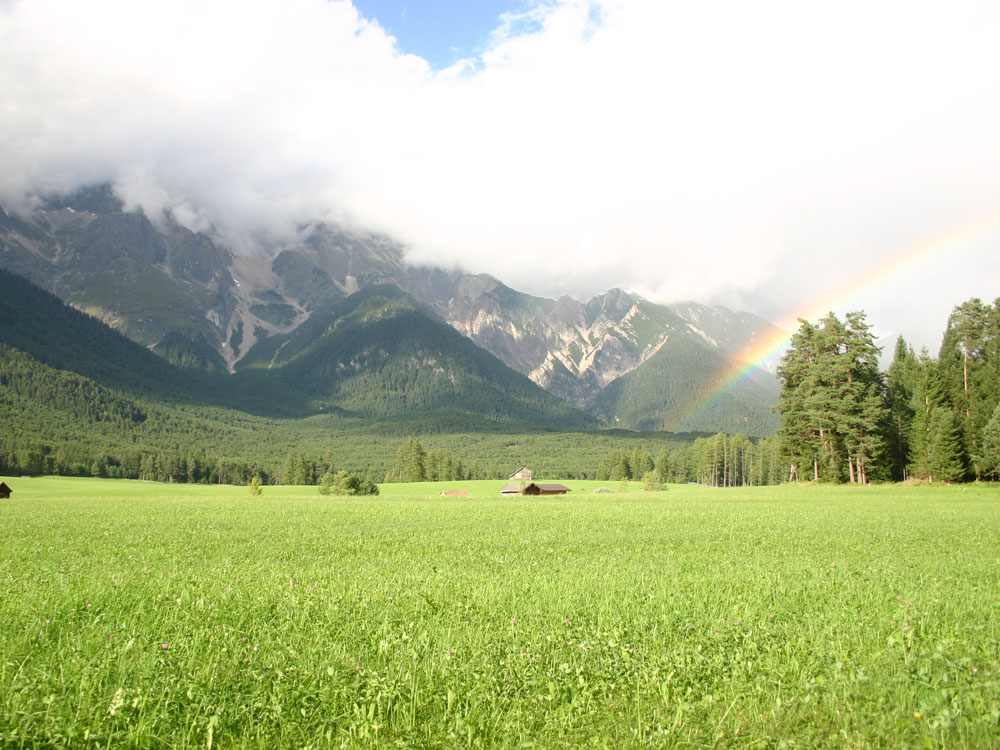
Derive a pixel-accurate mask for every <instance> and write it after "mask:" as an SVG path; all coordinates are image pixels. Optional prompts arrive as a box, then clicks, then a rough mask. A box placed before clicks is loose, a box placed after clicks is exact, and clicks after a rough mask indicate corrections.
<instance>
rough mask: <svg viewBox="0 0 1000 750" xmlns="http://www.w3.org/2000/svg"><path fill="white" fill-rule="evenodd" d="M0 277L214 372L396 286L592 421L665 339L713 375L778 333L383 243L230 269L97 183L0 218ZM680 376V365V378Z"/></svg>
mask: <svg viewBox="0 0 1000 750" xmlns="http://www.w3.org/2000/svg"><path fill="white" fill-rule="evenodd" d="M0 266H2V267H4V268H7V269H9V270H12V271H14V272H16V273H19V274H21V275H23V276H26V277H27V278H29V279H30V280H32V281H34V282H35V283H36V284H39V285H40V286H42V287H44V288H47V289H49V290H50V291H52V292H54V293H56V294H57V295H59V296H60V297H62V298H63V299H64V300H65V301H67V302H69V303H71V304H73V305H74V306H76V307H77V308H79V309H82V310H85V311H87V312H89V313H91V314H93V315H95V316H97V317H99V318H100V319H102V320H104V321H105V322H107V323H109V324H111V325H112V326H114V327H115V328H118V329H119V330H121V331H122V332H123V333H125V334H126V335H128V336H129V337H130V338H132V339H134V340H136V341H138V342H140V343H142V344H144V345H146V346H149V347H151V348H154V349H157V350H158V351H159V352H160V353H161V354H162V355H163V356H165V357H166V358H168V359H171V361H175V362H177V363H179V364H182V365H188V366H197V367H203V368H207V369H210V370H225V369H229V370H232V369H233V368H234V367H235V366H236V365H237V364H238V363H239V361H240V359H241V358H242V357H243V356H244V355H245V354H246V352H248V351H249V350H250V348H251V347H253V346H254V344H256V343H257V342H260V341H263V340H265V339H267V338H268V337H271V336H274V335H276V334H286V333H289V332H291V331H293V330H295V329H296V328H297V327H298V326H300V325H301V324H302V323H303V322H304V321H306V320H307V319H308V318H309V316H310V314H311V312H312V311H313V310H315V309H316V308H317V307H319V306H320V305H322V304H325V303H327V302H329V301H331V300H337V299H340V298H343V297H347V296H349V295H351V294H353V293H354V292H356V291H358V290H359V289H361V288H364V287H366V286H369V285H371V284H376V283H378V284H384V283H390V284H394V285H396V286H398V287H399V288H401V289H403V290H404V291H406V292H407V293H408V294H410V295H411V296H412V297H413V298H414V299H416V300H417V301H418V302H420V303H423V304H424V305H425V306H426V307H428V308H430V309H431V310H433V311H434V312H435V313H436V314H437V315H438V316H440V317H441V318H442V319H443V320H445V321H446V322H447V323H449V324H450V325H451V326H452V327H453V328H455V329H456V330H458V331H459V332H461V333H462V334H464V335H465V336H466V337H468V338H469V339H471V340H472V341H473V342H475V343H476V344H478V345H479V346H480V347H482V348H483V349H486V350H487V351H489V352H491V353H492V354H494V355H495V356H496V357H498V358H499V359H500V360H502V361H503V362H504V363H505V364H507V365H508V366H509V367H511V368H512V369H514V370H516V371H518V372H520V373H522V374H524V375H527V376H528V377H529V378H531V380H533V381H534V382H535V383H537V384H538V385H540V386H542V387H543V388H545V389H546V390H547V391H549V392H550V393H552V394H554V395H556V396H558V397H560V398H563V399H565V400H567V401H570V402H573V403H575V404H577V405H578V406H581V407H583V408H585V409H588V410H591V411H594V410H595V409H597V408H598V405H599V401H600V400H601V394H602V393H604V392H605V391H606V390H607V389H608V387H609V386H610V385H611V384H613V383H615V382H616V381H618V380H619V379H621V378H623V377H624V376H626V375H629V374H630V373H633V372H635V371H636V370H637V369H638V368H641V367H642V366H643V364H644V363H646V362H648V361H649V360H650V359H651V358H653V357H654V356H655V355H657V353H659V352H661V350H664V347H665V346H667V344H668V342H671V345H670V346H668V347H667V348H668V349H670V350H674V348H673V347H676V345H677V343H678V342H680V341H684V342H687V343H690V344H692V345H693V346H694V348H691V347H686V348H684V349H683V350H684V351H685V352H692V351H694V352H697V351H710V352H711V353H712V356H713V357H717V360H713V361H720V362H721V361H728V360H739V359H741V358H743V357H745V356H746V354H747V353H748V352H749V351H750V350H751V349H752V348H753V346H754V344H755V343H756V342H758V341H760V340H762V339H764V338H768V339H770V338H774V337H775V336H776V335H777V334H778V332H777V330H776V329H775V328H774V327H773V326H771V325H770V324H769V323H767V322H766V321H764V320H761V319H760V318H757V317H755V316H753V315H750V314H747V313H733V312H731V311H729V310H726V309H724V308H719V307H711V308H710V307H705V306H703V305H699V304H696V303H684V304H678V305H671V306H664V305H657V304H654V303H652V302H650V301H648V300H645V299H642V298H640V297H637V296H635V295H632V294H629V293H628V292H624V291H622V290H620V289H612V290H610V291H608V292H606V293H605V294H602V295H599V296H597V297H594V298H593V299H591V300H589V301H588V302H580V301H577V300H574V299H571V298H569V297H561V298H559V299H556V300H552V299H545V298H541V297H534V296H531V295H528V294H524V293H522V292H519V291H517V290H515V289H512V288H510V287H508V286H506V285H505V284H503V283H501V282H500V281H498V280H497V279H494V278H492V277H490V276H486V275H472V274H468V273H464V272H461V271H447V270H444V269H440V268H417V267H411V266H408V265H407V264H406V263H405V261H404V255H403V250H402V248H401V247H400V246H399V245H398V244H396V243H394V242H393V241H392V240H391V239H389V238H387V237H384V236H380V235H375V234H370V233H364V232H351V231H347V230H345V229H341V228H338V227H332V226H328V225H322V224H318V225H315V226H312V227H309V228H307V229H304V230H303V231H302V232H301V234H300V237H299V239H298V240H297V241H295V242H292V243H288V244H286V245H283V246H277V247H272V248H270V249H267V250H266V251H264V252H262V253H261V254H259V255H255V256H246V255H242V256H236V255H234V254H233V253H231V252H230V251H228V250H227V249H225V248H224V247H222V246H221V245H220V244H218V243H217V242H216V241H215V240H214V239H213V237H212V236H211V235H210V234H200V233H195V232H192V231H190V230H188V229H185V228H183V227H181V226H178V225H176V224H175V223H172V222H170V221H169V220H165V219H164V220H161V221H157V222H155V223H154V222H152V221H150V220H149V219H148V218H147V217H146V216H144V215H143V214H142V213H141V212H126V211H124V210H123V207H122V204H121V202H120V201H119V200H118V199H117V198H116V197H115V196H114V194H113V192H112V191H111V189H110V188H109V187H107V186H104V187H97V188H91V189H87V190H83V191H80V192H78V193H76V194H74V195H72V196H68V197H61V198H55V199H52V200H50V201H48V202H46V203H45V204H44V205H42V206H41V207H40V208H39V209H38V210H37V211H35V212H34V213H32V214H31V215H28V216H15V215H12V214H7V213H4V212H2V210H0ZM695 345H696V346H695ZM699 347H700V349H699ZM676 351H681V348H676ZM686 356H687V355H686ZM213 358H216V359H215V360H214V361H213ZM663 359H664V356H661V357H660V360H663ZM192 363H194V365H192ZM658 367H659V368H660V371H662V369H663V367H664V365H663V362H662V361H661V362H659V364H658ZM688 369H690V368H688ZM684 371H685V368H684V367H683V366H680V365H678V375H677V376H678V377H685V376H684V375H683V372H684ZM768 406H769V404H765V405H764V406H763V408H764V409H765V410H766V408H767V407H768ZM599 410H600V409H598V411H599Z"/></svg>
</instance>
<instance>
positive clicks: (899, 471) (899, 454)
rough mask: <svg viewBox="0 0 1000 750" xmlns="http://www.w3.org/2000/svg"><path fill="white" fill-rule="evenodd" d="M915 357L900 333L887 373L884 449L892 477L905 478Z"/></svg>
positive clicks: (914, 378) (916, 364)
mask: <svg viewBox="0 0 1000 750" xmlns="http://www.w3.org/2000/svg"><path fill="white" fill-rule="evenodd" d="M917 370H918V363H917V357H916V355H915V354H914V353H913V348H912V347H910V346H909V345H908V344H907V343H906V341H905V340H904V339H903V337H902V336H900V337H899V338H897V339H896V350H895V354H894V355H893V359H892V364H891V365H889V373H888V385H887V387H888V397H889V430H888V434H887V438H888V440H887V450H888V455H889V461H890V462H891V468H892V478H893V479H895V480H897V481H901V480H904V479H906V477H907V474H908V471H907V468H908V463H909V455H910V431H911V429H912V428H913V416H914V412H913V389H914V387H915V386H916V379H917Z"/></svg>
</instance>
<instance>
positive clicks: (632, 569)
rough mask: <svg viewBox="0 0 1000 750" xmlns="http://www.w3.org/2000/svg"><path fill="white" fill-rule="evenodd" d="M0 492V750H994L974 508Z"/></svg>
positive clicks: (990, 606) (951, 501) (994, 644)
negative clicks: (101, 749) (665, 749)
mask: <svg viewBox="0 0 1000 750" xmlns="http://www.w3.org/2000/svg"><path fill="white" fill-rule="evenodd" d="M7 482H8V484H10V485H11V487H12V488H13V489H14V495H13V497H12V498H11V499H10V500H0V548H2V550H3V552H2V554H0V624H2V628H0V746H3V747H11V748H18V747H74V748H77V747H136V748H177V747H201V748H225V747H260V748H265V747H266V748H274V747H314V748H321V747H323V748H325V747H447V748H452V747H512V748H513V747H546V748H571V747H572V748H578V747H746V748H814V747H850V748H864V747H942V748H945V747H946V748H985V747H996V746H998V745H1000V617H998V612H1000V497H998V493H997V489H996V487H992V486H986V485H979V486H976V485H966V486H956V487H927V486H914V487H899V486H896V487H893V486H884V487H870V488H863V489H857V488H853V489H852V488H847V487H813V486H800V487H796V486H781V487H773V488H741V489H726V490H722V489H716V490H712V489H707V488H701V487H694V486H683V487H681V486H671V487H670V488H669V489H668V490H667V491H664V492H656V493H647V492H642V491H641V487H640V483H636V482H633V483H632V486H631V488H630V489H631V491H628V492H616V493H615V494H610V495H595V494H593V489H594V488H596V487H598V486H600V483H597V482H581V481H569V482H567V484H568V485H569V486H570V487H571V488H573V490H574V492H573V493H572V494H571V495H570V496H568V497H544V498H517V499H508V498H503V499H502V498H500V496H499V495H498V491H499V488H500V486H501V485H502V484H503V483H502V482H468V483H447V484H443V483H442V484H422V485H383V487H382V493H383V494H382V495H381V496H378V497H374V498H356V499H353V498H352V499H346V498H331V497H322V496H320V495H319V494H318V492H317V488H315V487H297V488H296V487H265V488H264V494H263V495H262V496H261V497H257V498H252V497H250V496H249V493H248V492H247V488H246V487H218V486H192V485H161V484H150V483H142V482H130V481H110V480H97V479H94V480H87V479H63V478H57V477H52V478H35V479H18V478H7ZM609 487H610V488H611V489H612V490H616V489H618V488H617V486H616V485H614V484H612V485H609ZM445 488H447V489H460V488H465V489H468V490H469V491H470V493H471V494H470V495H469V496H468V497H458V498H445V497H441V496H440V495H439V493H440V491H441V489H445Z"/></svg>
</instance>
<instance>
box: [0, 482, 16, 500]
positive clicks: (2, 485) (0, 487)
mask: <svg viewBox="0 0 1000 750" xmlns="http://www.w3.org/2000/svg"><path fill="white" fill-rule="evenodd" d="M13 491H14V490H12V489H11V488H10V487H8V486H7V483H6V482H0V497H10V493H11V492H13Z"/></svg>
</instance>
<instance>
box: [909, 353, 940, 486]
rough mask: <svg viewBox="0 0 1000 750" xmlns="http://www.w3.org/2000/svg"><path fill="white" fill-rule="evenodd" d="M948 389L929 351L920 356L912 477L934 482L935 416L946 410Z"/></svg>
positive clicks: (914, 406) (912, 402)
mask: <svg viewBox="0 0 1000 750" xmlns="http://www.w3.org/2000/svg"><path fill="white" fill-rule="evenodd" d="M946 404H947V399H946V398H945V393H944V386H943V385H942V383H941V378H940V377H939V375H938V366H937V362H935V361H934V360H932V359H931V358H930V355H929V354H928V353H927V350H926V349H924V350H922V351H921V352H920V358H919V359H918V360H917V367H916V372H915V378H914V383H913V395H912V397H911V398H910V406H911V409H912V411H913V421H912V422H911V423H910V430H909V434H908V438H909V439H908V443H909V461H910V463H909V473H910V475H911V476H914V477H916V478H918V479H930V478H931V473H932V468H931V450H932V443H933V439H934V425H933V423H932V422H933V420H932V417H933V414H934V412H935V410H937V409H940V408H942V407H945V406H946Z"/></svg>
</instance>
